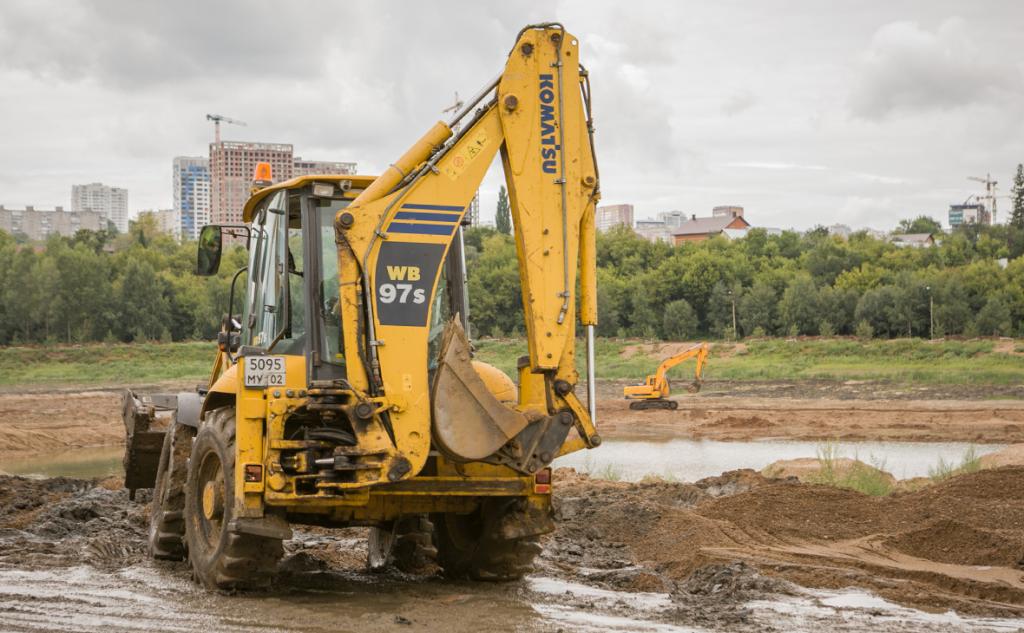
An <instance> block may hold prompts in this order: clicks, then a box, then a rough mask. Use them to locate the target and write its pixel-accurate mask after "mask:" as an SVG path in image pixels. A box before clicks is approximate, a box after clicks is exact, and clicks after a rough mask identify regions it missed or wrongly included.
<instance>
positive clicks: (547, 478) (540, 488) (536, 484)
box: [533, 468, 551, 495]
mask: <svg viewBox="0 0 1024 633" xmlns="http://www.w3.org/2000/svg"><path fill="white" fill-rule="evenodd" d="M533 493H534V494H538V495H546V494H551V469H550V468H542V469H540V470H538V471H537V472H536V474H534V476H533Z"/></svg>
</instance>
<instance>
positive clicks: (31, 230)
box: [0, 204, 107, 240]
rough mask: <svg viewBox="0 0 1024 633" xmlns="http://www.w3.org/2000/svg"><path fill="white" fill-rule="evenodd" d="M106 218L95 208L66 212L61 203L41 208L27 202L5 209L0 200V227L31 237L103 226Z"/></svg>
mask: <svg viewBox="0 0 1024 633" xmlns="http://www.w3.org/2000/svg"><path fill="white" fill-rule="evenodd" d="M106 228H107V222H106V218H104V217H103V216H102V215H100V214H99V213H96V212H95V211H80V212H75V211H72V212H67V211H65V210H64V207H57V208H56V209H54V210H52V211H50V210H44V209H36V208H35V207H32V206H27V207H25V208H24V209H6V208H4V206H3V205H2V204H0V231H5V232H7V233H10V234H11V235H14V236H17V235H19V234H20V235H24V236H25V237H27V238H28V239H30V240H45V239H46V238H47V237H49V236H50V235H53V234H55V233H56V234H57V235H63V236H65V237H72V236H74V234H75V233H77V232H78V231H80V230H83V229H85V230H89V231H99V230H100V229H106Z"/></svg>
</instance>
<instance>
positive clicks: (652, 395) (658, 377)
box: [623, 343, 711, 411]
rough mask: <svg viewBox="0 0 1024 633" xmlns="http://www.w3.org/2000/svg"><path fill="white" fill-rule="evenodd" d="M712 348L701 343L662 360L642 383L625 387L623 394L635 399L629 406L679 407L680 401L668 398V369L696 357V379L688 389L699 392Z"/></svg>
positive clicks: (652, 407)
mask: <svg viewBox="0 0 1024 633" xmlns="http://www.w3.org/2000/svg"><path fill="white" fill-rule="evenodd" d="M710 349H711V348H710V346H709V345H708V344H707V343H700V344H699V345H694V346H693V347H690V348H688V349H685V350H683V351H682V352H679V353H678V354H676V355H674V356H670V357H668V358H666V359H665V360H663V361H661V364H660V365H658V369H657V371H655V372H654V374H653V375H650V376H648V377H647V378H646V379H644V382H643V383H642V384H639V385H630V386H629V387H626V388H625V389H623V395H624V396H625V397H626V400H632V401H633V402H630V403H629V408H630V409H635V410H637V411H642V410H644V409H669V410H673V411H674V410H675V409H678V408H679V403H678V402H676V401H675V400H669V398H668V397H669V394H670V386H669V382H668V370H670V369H672V368H673V367H675V366H676V365H678V364H680V363H683V362H685V361H687V360H689V359H691V358H696V359H697V367H696V369H695V370H694V380H693V382H692V383H690V385H689V386H688V387H687V391H689V392H690V393H697V392H698V391H700V386H701V385H702V384H703V382H704V366H705V365H706V364H707V361H708V352H709V351H710Z"/></svg>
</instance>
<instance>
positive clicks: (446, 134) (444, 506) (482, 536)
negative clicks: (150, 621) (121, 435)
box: [124, 23, 601, 589]
mask: <svg viewBox="0 0 1024 633" xmlns="http://www.w3.org/2000/svg"><path fill="white" fill-rule="evenodd" d="M579 51H580V46H579V42H578V41H577V39H576V37H575V36H573V35H571V34H570V33H568V32H566V30H565V29H564V28H563V27H562V26H561V25H560V24H555V23H548V24H540V25H534V26H529V27H526V28H524V29H523V30H522V31H521V32H520V33H519V35H518V37H517V40H516V43H515V47H514V48H513V49H512V50H511V52H510V53H509V55H508V59H507V62H506V65H505V69H504V71H503V72H502V73H501V74H500V75H499V76H498V77H497V78H495V79H494V80H493V81H492V82H490V83H488V84H487V85H486V86H485V87H484V88H483V89H482V90H481V91H480V92H479V93H478V94H477V95H476V96H475V97H473V98H471V99H469V100H468V102H467V103H466V104H465V106H464V107H463V108H462V109H461V110H460V111H459V112H457V113H456V114H455V115H454V116H453V118H452V119H451V120H450V121H448V122H446V123H444V122H439V123H437V124H436V125H434V126H433V127H432V128H431V129H430V130H429V131H428V132H427V133H426V134H425V135H424V136H423V137H422V138H421V139H419V140H418V141H416V142H415V143H414V144H413V145H412V147H410V148H409V149H408V151H406V152H405V154H403V155H402V156H401V157H400V158H398V160H396V161H395V162H394V163H393V164H392V165H391V166H390V168H389V169H388V170H387V171H386V172H385V173H384V174H382V175H380V176H377V177H370V176H302V177H298V178H294V179H291V180H288V181H286V182H281V183H278V184H273V185H270V184H269V183H267V182H263V183H260V184H259V186H257V187H254V193H253V195H252V197H251V199H250V200H249V201H248V202H247V204H246V205H245V208H244V211H243V222H244V223H243V224H241V225H237V226H206V227H204V228H203V230H202V234H201V237H200V240H199V253H198V261H197V267H198V270H197V272H198V273H199V274H203V275H210V274H213V273H214V272H215V271H216V270H217V268H218V266H219V263H220V258H221V250H222V247H223V244H224V242H225V237H227V236H233V239H235V240H238V239H240V237H239V236H241V238H244V239H245V241H246V243H247V246H248V249H249V263H248V266H246V267H245V268H243V269H241V270H239V271H237V272H236V273H235V275H234V278H233V281H232V287H231V298H230V299H229V301H228V310H227V314H228V316H227V317H226V318H225V319H224V322H223V325H222V330H221V332H220V335H219V338H218V348H219V349H218V353H217V357H216V361H215V362H214V364H213V369H212V372H211V375H210V379H209V382H208V384H206V385H204V386H203V387H202V388H201V389H199V390H197V392H195V393H181V394H176V395H170V396H150V397H145V398H143V397H139V396H137V395H136V394H134V393H131V392H129V393H127V394H126V396H125V402H124V419H125V425H126V429H127V435H128V438H127V439H128V442H127V449H126V454H125V469H126V476H125V486H126V487H127V488H129V490H131V492H132V494H133V496H134V491H135V489H146V488H153V489H154V491H153V501H152V511H151V524H150V532H149V551H150V553H151V554H152V555H153V556H154V557H156V558H162V559H179V560H180V559H184V558H187V559H188V561H189V562H190V564H191V567H192V569H193V572H194V574H193V576H194V577H195V578H196V579H197V580H198V581H199V582H201V583H202V584H203V585H204V586H206V587H208V588H211V589H245V588H253V587H261V586H265V585H267V584H268V583H270V582H271V580H272V577H273V574H274V571H275V568H276V565H277V562H278V560H279V558H280V557H281V556H282V553H283V549H282V541H284V540H286V539H288V538H290V537H291V535H292V528H291V526H292V525H293V524H306V525H317V526H327V527H343V526H369V527H370V528H371V531H370V538H369V542H370V547H369V549H370V551H369V553H368V562H369V564H370V565H371V566H372V567H382V566H385V565H388V564H394V565H396V566H399V567H402V568H413V567H416V566H417V565H419V564H422V563H423V562H424V561H425V560H428V559H434V560H436V562H437V563H438V564H439V565H440V566H441V568H442V569H443V570H444V571H445V572H446V573H447V574H449V575H454V576H464V577H471V578H476V579H492V580H505V579H514V578H518V577H520V576H522V574H524V573H525V572H526V571H528V570H529V569H530V567H531V564H532V560H533V557H534V556H535V554H536V553H537V552H538V550H539V546H538V544H537V539H538V537H539V536H540V535H541V534H543V533H545V532H549V531H551V530H552V529H553V528H554V525H553V522H552V517H551V486H552V484H551V468H550V464H551V462H552V460H554V459H555V458H556V457H558V456H559V455H564V454H566V453H570V452H573V451H577V450H580V449H584V448H594V447H596V446H598V445H599V444H600V443H601V438H600V436H599V435H598V434H597V431H596V430H595V427H594V418H595V393H594V363H593V351H594V347H593V334H594V325H595V324H596V322H597V310H596V299H597V294H596V279H595V273H596V264H595V262H596V259H595V252H594V240H595V226H594V207H595V204H596V202H597V200H598V198H599V179H598V170H597V165H596V163H595V159H594V146H593V125H592V118H591V114H590V86H589V79H588V76H587V72H586V70H585V69H584V68H583V66H581V65H580V60H579V59H578V57H579ZM453 129H457V130H459V131H457V132H453ZM499 152H500V154H501V162H502V165H503V167H504V172H505V178H506V183H507V186H508V191H509V200H510V205H511V212H512V219H513V223H514V230H515V243H516V250H517V255H518V262H519V272H520V280H521V286H522V300H523V306H524V314H523V316H524V322H525V327H526V340H527V343H528V349H529V353H528V355H526V356H523V357H522V358H521V359H520V360H519V365H518V374H517V381H513V380H512V379H511V378H509V377H508V376H506V375H505V374H504V373H502V372H501V371H499V370H498V369H496V368H494V367H492V366H489V365H487V364H485V363H482V362H480V361H477V360H474V359H473V349H472V347H471V345H470V343H469V341H468V340H467V334H466V332H468V331H469V328H468V325H469V317H470V311H469V305H470V303H469V300H468V297H467V292H466V262H465V258H464V249H463V236H462V227H463V226H464V225H465V223H466V210H467V208H468V207H469V205H470V204H471V201H472V199H473V196H474V194H475V193H476V191H477V189H478V188H479V186H480V183H481V180H482V179H483V177H484V174H485V172H486V171H487V169H488V166H489V165H490V164H491V162H492V160H493V158H494V157H495V156H496V155H497V154H498V153H499ZM259 180H270V176H269V174H266V173H264V174H263V175H262V176H261V177H260V178H259ZM236 297H241V301H242V304H241V306H236V303H235V301H236ZM236 307H238V308H239V313H240V314H236ZM577 318H578V319H579V322H580V324H581V325H583V326H585V328H586V341H587V345H586V353H587V363H586V364H587V373H588V376H587V385H588V393H587V397H586V403H584V402H583V401H582V400H581V398H580V397H578V396H577V393H576V385H577V382H578V376H577V371H576V323H577Z"/></svg>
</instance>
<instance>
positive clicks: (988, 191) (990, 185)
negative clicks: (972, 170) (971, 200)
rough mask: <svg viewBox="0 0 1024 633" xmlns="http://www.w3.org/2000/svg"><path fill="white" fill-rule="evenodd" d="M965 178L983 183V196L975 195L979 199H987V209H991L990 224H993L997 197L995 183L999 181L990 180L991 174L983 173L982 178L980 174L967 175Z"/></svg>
mask: <svg viewBox="0 0 1024 633" xmlns="http://www.w3.org/2000/svg"><path fill="white" fill-rule="evenodd" d="M967 180H974V181H975V182H980V183H982V184H984V185H985V195H984V196H977V198H978V199H979V200H981V199H987V200H988V201H989V209H990V210H991V211H992V224H995V223H996V212H997V209H996V198H997V196H996V185H998V184H999V183H998V182H997V181H995V180H992V174H985V177H984V178H982V177H980V176H968V177H967Z"/></svg>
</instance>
